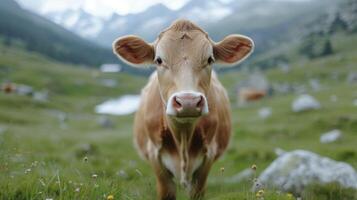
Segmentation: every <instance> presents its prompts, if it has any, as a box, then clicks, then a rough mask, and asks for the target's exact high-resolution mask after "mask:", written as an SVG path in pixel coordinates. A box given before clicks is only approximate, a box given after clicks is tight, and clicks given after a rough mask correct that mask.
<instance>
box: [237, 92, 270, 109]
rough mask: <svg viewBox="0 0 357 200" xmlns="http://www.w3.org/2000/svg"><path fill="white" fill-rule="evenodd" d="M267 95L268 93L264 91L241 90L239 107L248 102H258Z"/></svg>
mask: <svg viewBox="0 0 357 200" xmlns="http://www.w3.org/2000/svg"><path fill="white" fill-rule="evenodd" d="M266 95H267V92H266V91H265V90H262V89H254V88H240V89H239V91H238V95H237V96H238V102H237V104H238V106H243V105H245V104H246V103H247V102H251V101H258V100H260V99H262V98H264V97H265V96H266Z"/></svg>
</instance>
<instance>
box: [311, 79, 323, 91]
mask: <svg viewBox="0 0 357 200" xmlns="http://www.w3.org/2000/svg"><path fill="white" fill-rule="evenodd" d="M309 84H310V87H311V89H312V90H313V91H319V90H321V85H320V81H319V79H310V80H309Z"/></svg>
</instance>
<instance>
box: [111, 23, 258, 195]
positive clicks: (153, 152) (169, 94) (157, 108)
mask: <svg viewBox="0 0 357 200" xmlns="http://www.w3.org/2000/svg"><path fill="white" fill-rule="evenodd" d="M253 49H254V43H253V41H252V40H251V39H250V38H249V37H246V36H242V35H229V36H227V37H226V38H224V39H223V40H222V41H220V42H218V43H216V42H214V41H213V40H211V39H210V37H209V36H208V34H207V33H206V32H205V31H204V30H203V29H201V28H200V27H199V26H197V25H196V24H194V23H192V22H190V21H188V20H184V19H180V20H177V21H175V22H173V23H172V24H171V25H170V26H169V27H168V28H167V29H165V30H164V31H162V32H161V33H160V34H159V36H158V38H157V39H156V40H155V41H154V42H153V43H147V42H145V41H144V40H143V39H141V38H139V37H137V36H133V35H128V36H124V37H120V38H118V39H117V40H115V41H114V43H113V51H114V53H115V54H116V55H117V56H118V57H119V59H121V60H122V61H124V62H126V63H128V64H130V65H132V66H134V67H143V66H147V65H151V64H154V65H156V70H155V72H154V73H153V74H152V75H151V76H150V78H149V81H148V83H147V85H146V86H145V87H144V88H143V89H142V92H141V102H140V106H139V108H138V111H137V112H136V115H135V119H134V144H135V146H136V148H137V150H138V152H139V154H140V155H141V157H142V158H144V159H145V160H147V161H148V162H149V163H150V165H151V166H152V168H153V171H154V172H155V175H156V183H157V193H158V199H165V200H171V199H176V184H175V182H179V183H180V185H182V186H183V187H184V188H185V189H186V191H187V192H188V193H189V195H190V198H191V199H202V198H203V196H204V192H205V185H206V180H207V176H208V174H209V171H210V168H211V166H212V164H213V163H214V162H215V161H216V160H217V159H218V158H219V157H220V156H221V155H222V154H223V152H224V151H225V149H226V148H227V145H228V143H229V139H230V135H231V117H230V103H229V99H228V96H227V93H226V91H225V89H224V87H223V86H222V84H221V83H220V82H219V80H218V78H217V75H216V73H215V72H214V70H212V64H213V63H214V62H216V63H220V64H225V65H226V66H233V65H236V64H238V63H239V62H241V61H242V60H244V59H245V58H247V57H248V56H249V55H250V54H251V53H252V51H253Z"/></svg>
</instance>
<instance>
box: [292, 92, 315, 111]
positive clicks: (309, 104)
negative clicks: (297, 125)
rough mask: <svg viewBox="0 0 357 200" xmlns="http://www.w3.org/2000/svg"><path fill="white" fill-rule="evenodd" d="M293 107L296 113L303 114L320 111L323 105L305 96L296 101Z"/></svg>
mask: <svg viewBox="0 0 357 200" xmlns="http://www.w3.org/2000/svg"><path fill="white" fill-rule="evenodd" d="M291 107H292V110H293V111H294V112H302V111H307V110H317V109H320V107H321V105H320V103H319V102H318V101H317V100H316V99H315V98H314V97H312V96H310V95H307V94H303V95H300V96H299V97H298V98H296V99H295V100H294V102H293V103H292V106H291Z"/></svg>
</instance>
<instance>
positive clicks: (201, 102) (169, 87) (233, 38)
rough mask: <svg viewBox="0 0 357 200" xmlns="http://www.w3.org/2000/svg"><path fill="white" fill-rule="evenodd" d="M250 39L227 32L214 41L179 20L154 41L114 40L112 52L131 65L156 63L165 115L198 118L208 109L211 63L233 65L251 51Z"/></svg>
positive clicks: (197, 28)
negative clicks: (216, 41)
mask: <svg viewBox="0 0 357 200" xmlns="http://www.w3.org/2000/svg"><path fill="white" fill-rule="evenodd" d="M253 48H254V44H253V41H252V40H251V39H250V38H248V37H245V36H242V35H229V36H227V37H226V38H224V39H223V40H222V41H220V42H218V43H215V42H213V41H212V40H211V39H210V38H209V37H208V35H207V33H206V32H204V31H203V30H202V29H201V28H199V27H198V26H196V25H195V24H193V23H191V22H190V21H187V20H178V21H176V22H174V23H173V24H172V25H171V26H170V27H169V28H168V29H166V30H165V31H163V32H162V33H161V34H160V35H159V37H158V38H157V40H156V41H155V42H154V43H150V44H149V43H146V42H145V41H144V40H142V39H140V38H139V37H136V36H124V37H121V38H118V39H117V40H116V41H115V42H114V43H113V49H114V53H115V54H116V55H118V57H119V58H120V59H122V60H123V61H124V62H126V63H129V64H131V65H133V66H137V67H138V66H145V65H147V64H155V65H156V69H157V74H158V79H159V85H160V93H161V96H162V99H163V101H164V103H165V105H166V114H167V115H169V116H173V117H178V118H181V117H182V118H187V117H189V118H197V117H199V116H201V115H204V114H207V113H208V112H209V109H208V104H209V102H207V98H206V96H207V93H208V91H209V88H210V80H211V72H212V66H211V65H212V64H213V63H214V62H217V63H221V64H225V65H230V66H233V65H235V64H237V63H239V62H241V61H242V60H244V59H245V58H246V57H248V55H249V54H250V53H251V52H252V51H253Z"/></svg>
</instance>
